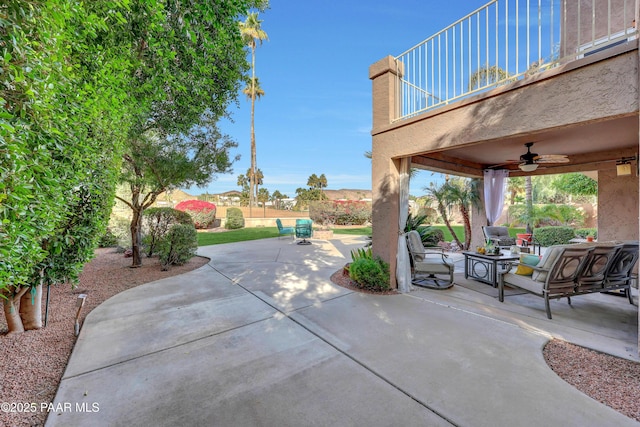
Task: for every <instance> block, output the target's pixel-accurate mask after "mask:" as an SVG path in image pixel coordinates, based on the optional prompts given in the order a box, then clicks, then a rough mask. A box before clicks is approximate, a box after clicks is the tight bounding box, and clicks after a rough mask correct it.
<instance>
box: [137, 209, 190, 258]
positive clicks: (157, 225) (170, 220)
mask: <svg viewBox="0 0 640 427" xmlns="http://www.w3.org/2000/svg"><path fill="white" fill-rule="evenodd" d="M175 224H184V225H190V226H191V227H193V221H192V220H191V217H190V216H189V214H187V213H186V212H182V211H179V210H177V209H173V208H149V209H145V211H144V212H143V214H142V229H143V232H144V237H143V238H142V244H143V245H144V246H145V248H146V252H147V256H148V257H152V256H153V253H154V251H155V250H156V248H157V246H158V242H160V240H162V239H163V238H164V236H165V235H166V234H167V233H168V232H169V228H170V227H171V226H172V225H175Z"/></svg>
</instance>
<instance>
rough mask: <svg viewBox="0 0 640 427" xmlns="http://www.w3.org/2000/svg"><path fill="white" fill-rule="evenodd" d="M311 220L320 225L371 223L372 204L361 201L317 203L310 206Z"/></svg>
mask: <svg viewBox="0 0 640 427" xmlns="http://www.w3.org/2000/svg"><path fill="white" fill-rule="evenodd" d="M309 218H311V219H312V220H313V221H314V222H316V223H318V224H320V225H326V226H329V227H330V226H333V225H334V224H335V225H363V224H366V223H367V222H369V221H371V204H370V203H367V202H360V201H351V200H347V201H340V200H334V201H317V202H312V203H311V204H310V205H309Z"/></svg>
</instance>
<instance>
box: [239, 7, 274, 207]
mask: <svg viewBox="0 0 640 427" xmlns="http://www.w3.org/2000/svg"><path fill="white" fill-rule="evenodd" d="M239 26H240V33H241V34H242V40H243V41H244V43H245V45H246V46H248V47H249V49H250V50H251V79H250V80H249V83H250V85H251V89H250V90H249V93H250V96H251V173H250V174H249V197H250V199H249V206H253V205H254V204H255V203H254V200H253V195H254V187H255V185H256V175H255V174H256V133H255V107H256V97H258V96H260V95H258V90H257V89H258V86H257V83H258V79H257V78H256V47H257V44H258V43H260V44H262V41H263V40H267V39H268V36H267V33H266V32H265V31H264V30H263V29H262V21H261V20H260V19H258V13H257V12H251V13H249V14H248V15H247V18H246V20H245V21H244V22H240V23H239ZM263 93H264V92H263Z"/></svg>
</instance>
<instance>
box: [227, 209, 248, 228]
mask: <svg viewBox="0 0 640 427" xmlns="http://www.w3.org/2000/svg"><path fill="white" fill-rule="evenodd" d="M242 227H244V216H242V210H240V209H238V208H229V209H227V221H226V222H225V224H224V228H226V229H227V230H237V229H238V228H242Z"/></svg>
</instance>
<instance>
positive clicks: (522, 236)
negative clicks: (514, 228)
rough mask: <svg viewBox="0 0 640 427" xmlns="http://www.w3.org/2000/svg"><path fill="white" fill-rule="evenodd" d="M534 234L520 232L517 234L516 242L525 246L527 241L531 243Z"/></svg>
mask: <svg viewBox="0 0 640 427" xmlns="http://www.w3.org/2000/svg"><path fill="white" fill-rule="evenodd" d="M532 236H533V234H531V233H519V234H516V237H517V240H516V243H517V244H518V246H524V245H525V243H524V242H527V244H529V243H531V237H532Z"/></svg>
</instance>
